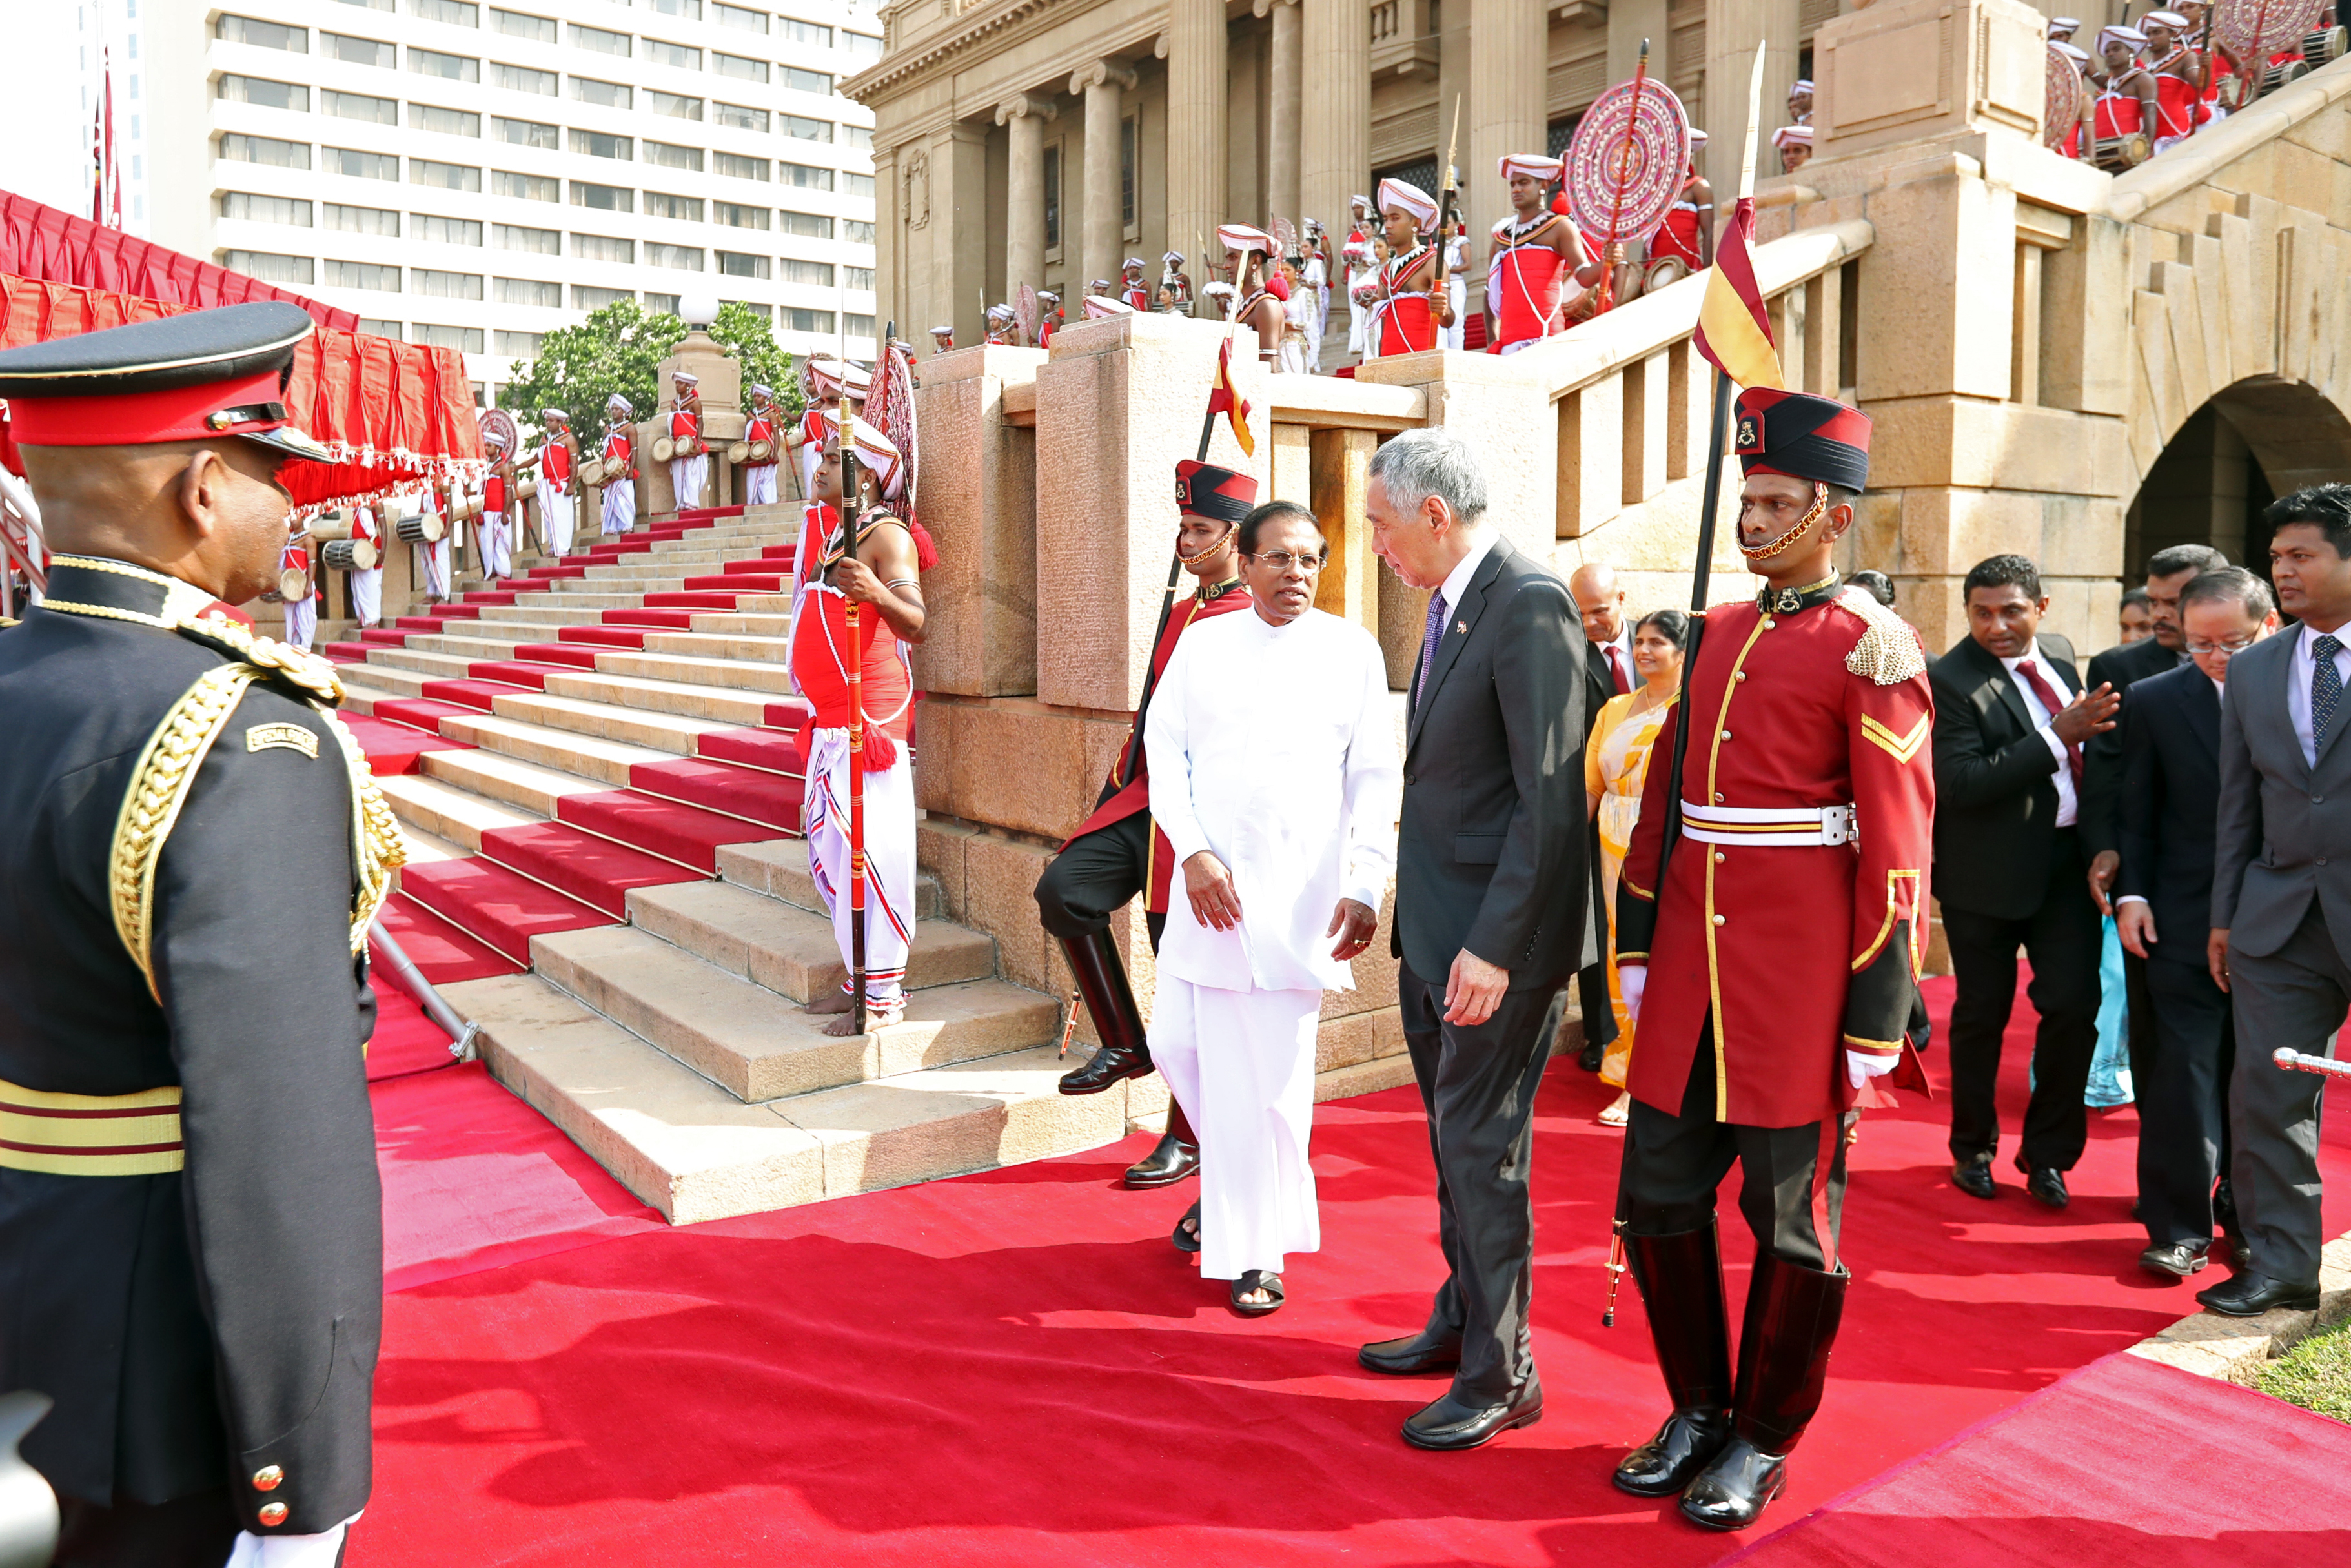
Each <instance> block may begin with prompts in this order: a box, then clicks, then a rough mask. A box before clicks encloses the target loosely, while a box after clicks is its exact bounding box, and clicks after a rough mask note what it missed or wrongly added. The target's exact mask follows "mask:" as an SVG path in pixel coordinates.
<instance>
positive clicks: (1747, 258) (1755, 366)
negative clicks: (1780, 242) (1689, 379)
mask: <svg viewBox="0 0 2351 1568" xmlns="http://www.w3.org/2000/svg"><path fill="white" fill-rule="evenodd" d="M1754 237H1755V202H1754V198H1752V197H1750V196H1741V197H1740V198H1739V204H1738V205H1737V206H1735V207H1733V208H1732V209H1731V213H1730V222H1729V223H1728V224H1726V225H1723V230H1722V238H1721V240H1720V242H1719V243H1718V244H1717V245H1716V246H1715V247H1714V267H1713V269H1712V270H1711V271H1709V272H1708V275H1707V280H1706V298H1704V299H1703V300H1701V301H1700V302H1699V304H1698V334H1697V337H1696V339H1695V341H1696V342H1697V345H1698V352H1699V353H1701V354H1704V355H1705V356H1706V357H1707V361H1708V363H1710V364H1712V365H1713V366H1714V368H1715V369H1717V370H1719V371H1721V372H1722V373H1723V374H1725V375H1727V376H1729V378H1730V379H1731V380H1732V381H1734V382H1738V383H1739V384H1740V386H1742V387H1771V388H1773V389H1775V390H1780V391H1784V390H1785V389H1786V387H1787V382H1784V381H1782V379H1781V375H1780V352H1779V350H1778V349H1777V348H1775V347H1774V346H1773V345H1772V342H1771V318H1770V317H1769V316H1767V315H1766V314H1765V313H1764V309H1763V290H1762V289H1761V287H1758V286H1757V284H1756V281H1755V257H1754V256H1753V255H1752V254H1751V253H1750V250H1749V246H1750V243H1751V242H1752V241H1753V239H1754Z"/></svg>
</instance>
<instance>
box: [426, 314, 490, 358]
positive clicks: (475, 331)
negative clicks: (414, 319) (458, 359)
mask: <svg viewBox="0 0 2351 1568" xmlns="http://www.w3.org/2000/svg"><path fill="white" fill-rule="evenodd" d="M413 341H415V342H419V343H429V344H431V345H432V346H433V347H434V348H436V349H455V350H457V351H458V352H459V353H461V354H478V353H480V352H481V351H482V329H480V328H479V327H440V326H435V325H434V324H432V323H430V322H426V321H419V322H418V323H417V324H416V326H415V329H414V331H413Z"/></svg>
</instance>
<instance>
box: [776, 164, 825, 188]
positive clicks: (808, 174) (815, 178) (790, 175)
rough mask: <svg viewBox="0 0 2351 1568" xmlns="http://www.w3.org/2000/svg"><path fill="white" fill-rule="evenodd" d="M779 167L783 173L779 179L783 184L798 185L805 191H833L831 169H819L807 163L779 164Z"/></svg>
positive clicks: (779, 175)
mask: <svg viewBox="0 0 2351 1568" xmlns="http://www.w3.org/2000/svg"><path fill="white" fill-rule="evenodd" d="M777 167H778V169H779V170H780V171H781V172H780V173H779V174H778V176H777V178H778V181H779V182H780V183H783V184H787V185H798V186H799V188H800V189H801V190H803V191H830V190H831V189H832V171H831V170H830V169H819V168H815V167H813V166H811V165H810V164H807V163H779V164H778V165H777Z"/></svg>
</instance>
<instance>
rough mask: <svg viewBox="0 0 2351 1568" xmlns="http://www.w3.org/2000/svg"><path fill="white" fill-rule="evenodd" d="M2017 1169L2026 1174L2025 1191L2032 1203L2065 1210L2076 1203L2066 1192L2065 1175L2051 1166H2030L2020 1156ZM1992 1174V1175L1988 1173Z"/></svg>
mask: <svg viewBox="0 0 2351 1568" xmlns="http://www.w3.org/2000/svg"><path fill="white" fill-rule="evenodd" d="M2016 1168H2017V1169H2018V1170H2021V1171H2022V1172H2023V1173H2024V1190H2025V1192H2026V1194H2027V1195H2028V1196H2029V1197H2032V1201H2033V1202H2035V1203H2038V1204H2041V1205H2043V1206H2044V1207H2049V1208H2063V1207H2065V1206H2066V1205H2067V1204H2069V1203H2071V1202H2073V1201H2074V1198H2073V1195H2072V1194H2071V1193H2068V1192H2067V1191H2066V1190H2065V1173H2064V1171H2061V1170H2058V1169H2056V1168H2054V1167H2053V1166H2028V1165H2026V1164H2025V1163H2024V1159H2023V1156H2022V1155H2019V1156H2018V1158H2017V1162H2016ZM1986 1174H1990V1173H1986Z"/></svg>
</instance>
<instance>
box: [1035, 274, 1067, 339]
mask: <svg viewBox="0 0 2351 1568" xmlns="http://www.w3.org/2000/svg"><path fill="white" fill-rule="evenodd" d="M1062 321H1063V315H1062V310H1061V296H1060V295H1058V294H1056V293H1054V292H1053V291H1052V290H1051V289H1050V288H1040V289H1039V290H1037V346H1038V347H1039V348H1040V349H1050V348H1051V347H1052V346H1053V334H1054V333H1055V332H1057V331H1059V330H1061V325H1062Z"/></svg>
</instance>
